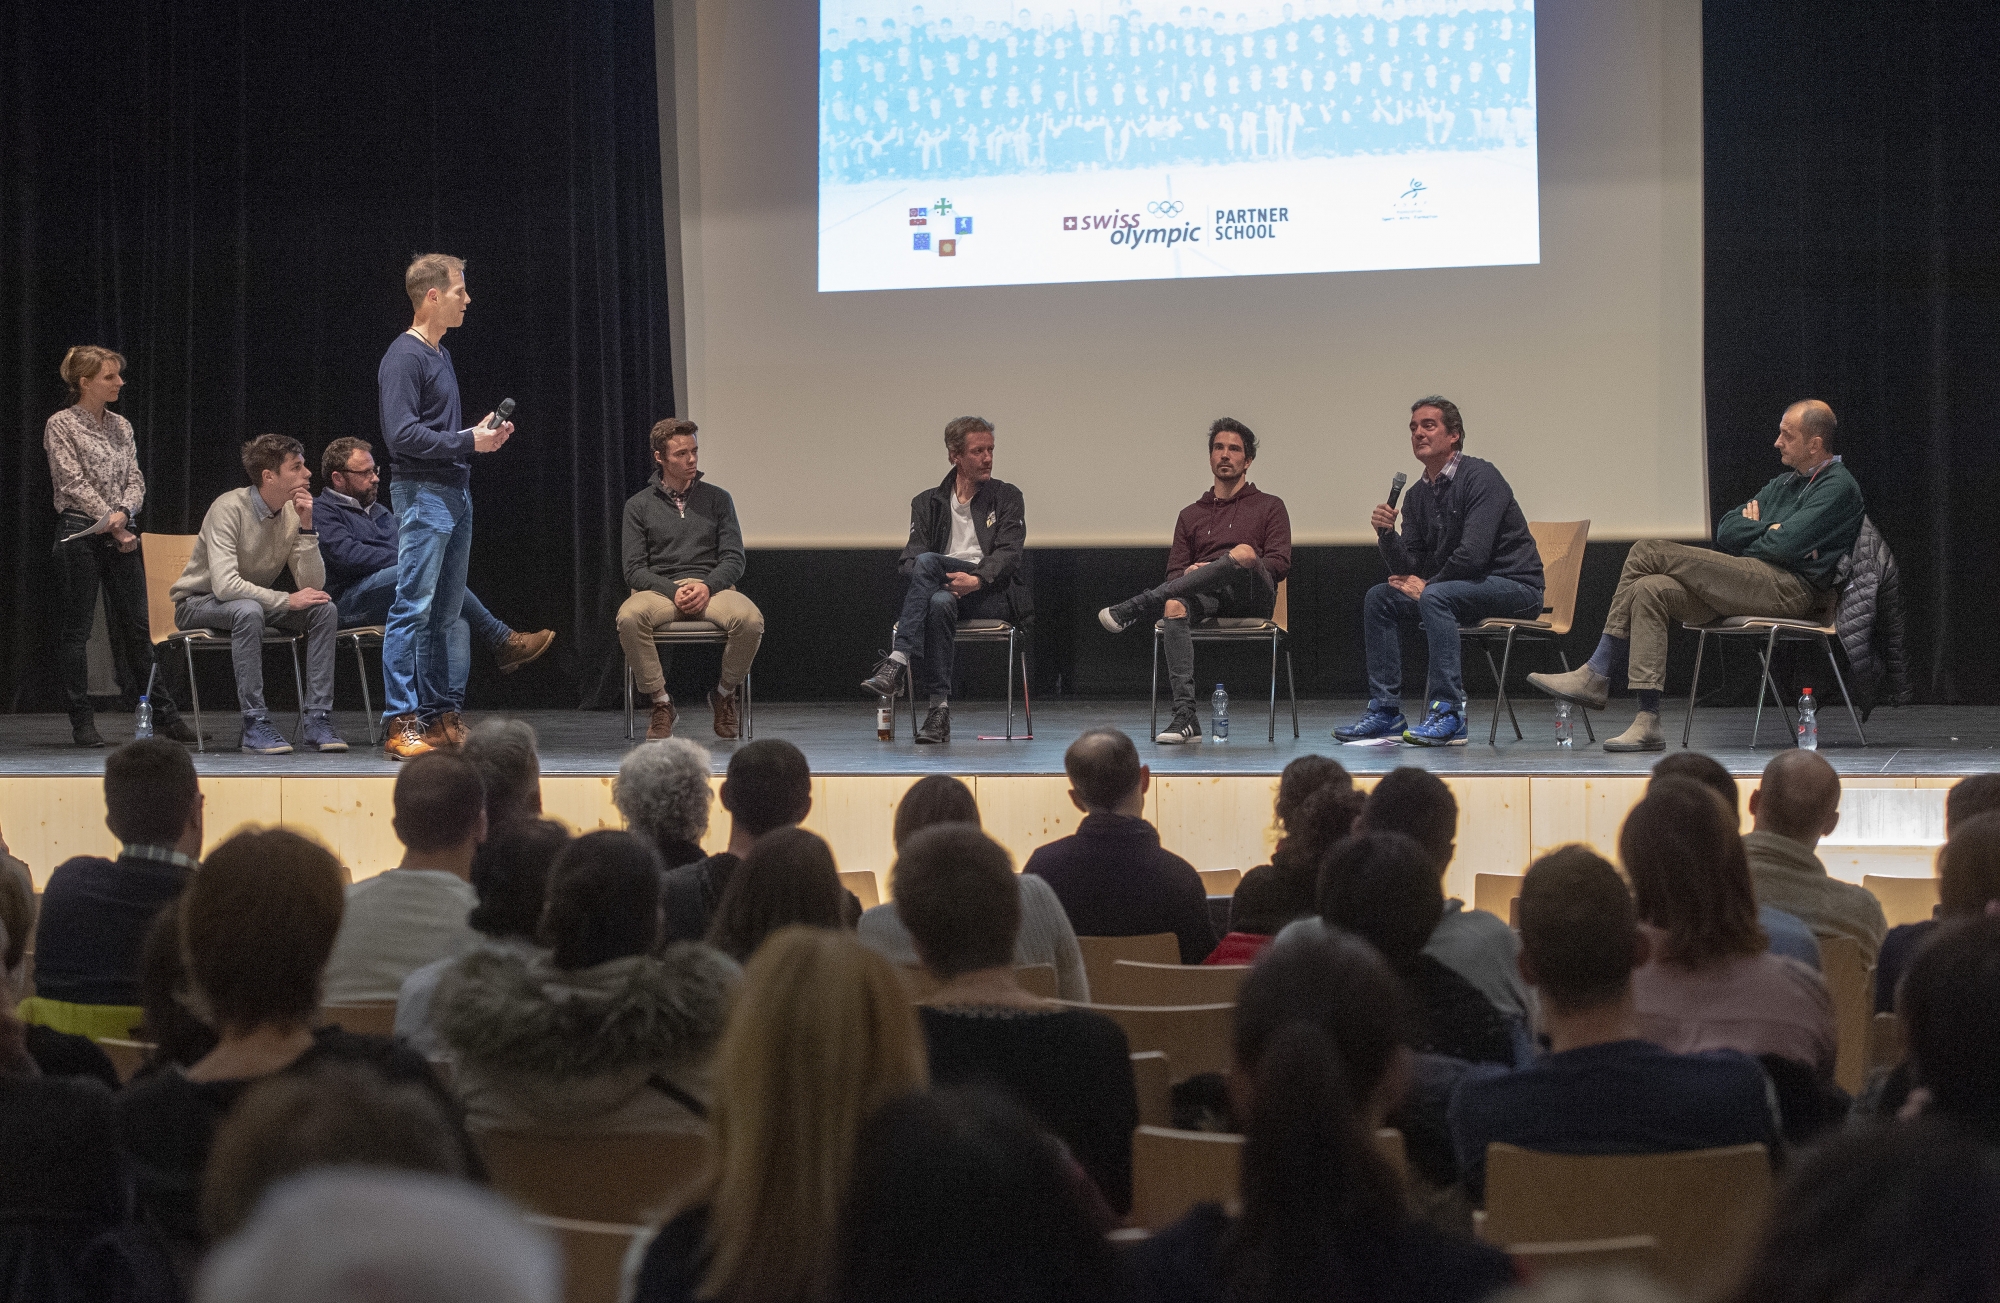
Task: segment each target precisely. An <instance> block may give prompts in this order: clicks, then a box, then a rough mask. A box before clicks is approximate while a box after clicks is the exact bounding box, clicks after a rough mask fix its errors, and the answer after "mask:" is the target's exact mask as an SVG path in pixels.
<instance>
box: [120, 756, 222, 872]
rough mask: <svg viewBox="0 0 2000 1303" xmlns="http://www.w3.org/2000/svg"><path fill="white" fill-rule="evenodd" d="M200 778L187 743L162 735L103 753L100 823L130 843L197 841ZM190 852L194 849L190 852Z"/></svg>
mask: <svg viewBox="0 0 2000 1303" xmlns="http://www.w3.org/2000/svg"><path fill="white" fill-rule="evenodd" d="M201 814H202V795H201V781H200V779H199V778H197V777H196V775H195V771H194V758H193V757H192V756H190V755H188V752H187V748H186V747H184V746H182V745H181V744H180V743H178V742H173V741H169V740H168V739H166V738H163V737H156V738H141V739H140V740H139V741H136V742H127V743H126V744H125V745H124V746H122V747H119V748H118V749H117V750H115V751H113V752H112V753H111V754H110V755H108V756H106V757H104V824H105V826H106V827H107V828H109V829H111V835H112V836H113V837H116V838H117V839H118V840H119V841H121V842H124V843H125V844H126V845H128V846H174V845H177V844H179V843H181V842H182V841H183V840H184V839H189V840H191V841H192V843H193V845H194V847H195V849H196V850H197V851H198V850H199V849H200V847H201V826H202V824H201ZM190 853H192V852H190Z"/></svg>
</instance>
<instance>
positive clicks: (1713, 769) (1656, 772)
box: [1648, 751, 1742, 828]
mask: <svg viewBox="0 0 2000 1303" xmlns="http://www.w3.org/2000/svg"><path fill="white" fill-rule="evenodd" d="M1662 778H1681V779H1686V780H1688V781H1690V782H1696V783H1700V784H1701V785H1702V786H1703V787H1706V788H1707V789H1708V790H1709V791H1711V792H1714V793H1715V794H1716V795H1717V796H1718V797H1720V798H1721V799H1722V803H1723V805H1725V806H1727V807H1728V808H1729V826H1730V827H1732V828H1735V827H1737V826H1739V825H1740V823H1741V822H1742V794H1741V793H1740V792H1739V791H1738V790H1737V786H1736V776H1735V775H1734V774H1732V773H1730V772H1729V771H1728V770H1727V769H1724V768H1723V767H1722V762H1721V761H1720V760H1717V759H1716V758H1715V757H1714V756H1706V755H1703V754H1702V753H1701V752H1699V751H1675V752H1673V753H1671V754H1669V755H1668V756H1667V757H1666V758H1665V759H1663V760H1661V761H1660V763H1658V764H1656V765H1654V766H1653V778H1652V781H1653V782H1654V783H1657V782H1659V781H1660V780H1661V779H1662ZM1648 786H1651V784H1650V783H1649V784H1648Z"/></svg>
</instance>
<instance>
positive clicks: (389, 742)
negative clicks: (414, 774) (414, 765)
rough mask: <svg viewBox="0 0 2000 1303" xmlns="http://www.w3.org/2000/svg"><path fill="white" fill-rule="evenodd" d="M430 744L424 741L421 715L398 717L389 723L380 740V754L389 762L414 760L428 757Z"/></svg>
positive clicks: (430, 749) (430, 748)
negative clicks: (387, 758) (419, 757)
mask: <svg viewBox="0 0 2000 1303" xmlns="http://www.w3.org/2000/svg"><path fill="white" fill-rule="evenodd" d="M432 750H433V748H432V746H431V744H430V743H429V742H426V741H425V740H424V717H423V716H422V715H398V716H396V717H395V718H394V719H392V720H390V721H389V727H388V730H387V734H386V736H384V737H383V739H382V753H383V754H384V755H386V756H388V757H389V759H391V760H414V759H416V758H417V757H418V756H424V755H429V754H430V753H431V751H432Z"/></svg>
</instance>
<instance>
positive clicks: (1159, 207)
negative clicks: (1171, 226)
mask: <svg viewBox="0 0 2000 1303" xmlns="http://www.w3.org/2000/svg"><path fill="white" fill-rule="evenodd" d="M1186 207H1187V205H1186V204H1184V203H1182V202H1181V201H1180V200H1178V199H1154V200H1152V201H1150V202H1149V203H1147V205H1146V211H1147V212H1149V213H1151V214H1152V215H1153V216H1155V217H1178V216H1180V213H1181V210H1182V209H1184V208H1186Z"/></svg>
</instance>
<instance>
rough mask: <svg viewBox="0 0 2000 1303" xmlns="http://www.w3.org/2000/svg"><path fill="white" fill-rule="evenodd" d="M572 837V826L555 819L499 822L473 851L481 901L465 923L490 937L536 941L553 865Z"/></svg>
mask: <svg viewBox="0 0 2000 1303" xmlns="http://www.w3.org/2000/svg"><path fill="white" fill-rule="evenodd" d="M569 840H570V838H569V829H567V828H565V827H563V826H562V825H561V824H559V823H557V822H556V821H555V820H553V819H520V820H514V821H512V822H509V823H505V824H501V825H499V826H498V827H497V828H496V829H495V831H494V833H493V835H492V836H490V837H488V838H487V839H486V840H485V841H483V842H481V843H480V844H479V849H478V850H477V851H475V852H473V855H472V889H473V890H474V891H475V892H477V893H478V894H479V903H478V904H477V905H475V906H473V907H472V913H471V914H470V915H469V916H468V917H467V918H466V920H465V921H466V922H467V923H470V924H471V925H472V928H473V930H474V931H476V932H483V933H485V934H486V935H487V936H490V937H520V938H523V939H525V940H529V941H533V940H534V939H535V937H536V934H537V933H539V932H540V931H541V925H542V910H543V908H544V907H545V906H546V904H547V902H548V898H549V869H550V868H551V867H552V866H553V865H554V864H555V859H556V856H557V855H559V854H561V853H562V849H563V847H565V846H567V845H569Z"/></svg>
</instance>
